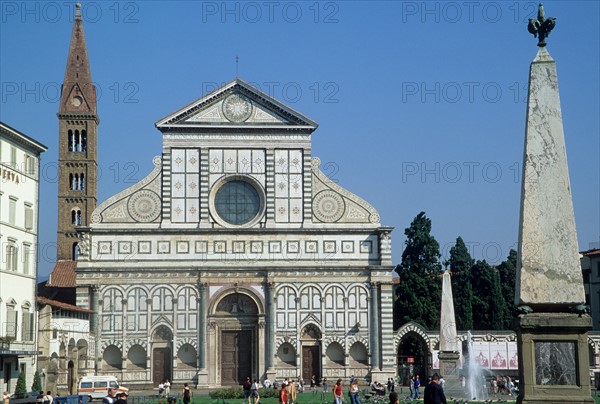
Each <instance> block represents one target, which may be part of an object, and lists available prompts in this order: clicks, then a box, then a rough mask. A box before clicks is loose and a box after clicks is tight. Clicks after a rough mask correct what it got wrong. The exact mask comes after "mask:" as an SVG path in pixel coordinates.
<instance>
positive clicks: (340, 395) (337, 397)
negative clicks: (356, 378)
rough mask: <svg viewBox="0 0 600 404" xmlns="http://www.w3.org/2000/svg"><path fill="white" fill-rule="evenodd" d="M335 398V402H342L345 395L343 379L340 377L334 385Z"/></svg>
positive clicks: (337, 403)
mask: <svg viewBox="0 0 600 404" xmlns="http://www.w3.org/2000/svg"><path fill="white" fill-rule="evenodd" d="M333 399H334V400H335V404H342V403H343V400H344V396H343V393H342V379H338V380H337V382H336V383H335V386H333Z"/></svg>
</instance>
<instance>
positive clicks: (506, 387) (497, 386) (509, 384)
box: [490, 376, 515, 396]
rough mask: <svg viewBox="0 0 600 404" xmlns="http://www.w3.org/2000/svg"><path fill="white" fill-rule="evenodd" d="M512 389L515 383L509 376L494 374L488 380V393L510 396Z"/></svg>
mask: <svg viewBox="0 0 600 404" xmlns="http://www.w3.org/2000/svg"><path fill="white" fill-rule="evenodd" d="M514 389H515V384H514V383H513V381H512V380H511V378H510V376H496V378H494V379H492V380H490V394H494V395H498V393H499V394H507V395H509V396H512V395H513V391H514Z"/></svg>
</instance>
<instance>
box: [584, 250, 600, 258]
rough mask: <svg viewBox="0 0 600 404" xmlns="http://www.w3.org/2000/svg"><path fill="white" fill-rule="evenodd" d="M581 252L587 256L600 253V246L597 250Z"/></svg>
mask: <svg viewBox="0 0 600 404" xmlns="http://www.w3.org/2000/svg"><path fill="white" fill-rule="evenodd" d="M581 254H583V255H585V256H586V257H592V256H596V255H600V248H598V249H595V250H589V251H583V252H582V253H581Z"/></svg>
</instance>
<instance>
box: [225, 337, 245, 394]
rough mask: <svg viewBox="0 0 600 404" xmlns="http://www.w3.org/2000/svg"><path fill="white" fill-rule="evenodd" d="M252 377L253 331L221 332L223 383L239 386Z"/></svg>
mask: <svg viewBox="0 0 600 404" xmlns="http://www.w3.org/2000/svg"><path fill="white" fill-rule="evenodd" d="M246 377H252V331H223V332H221V385H223V386H239V385H241V384H243V383H244V381H245V380H246Z"/></svg>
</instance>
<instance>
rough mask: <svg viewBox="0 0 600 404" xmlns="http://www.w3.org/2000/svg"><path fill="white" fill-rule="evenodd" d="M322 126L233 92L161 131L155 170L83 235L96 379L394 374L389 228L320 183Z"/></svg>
mask: <svg viewBox="0 0 600 404" xmlns="http://www.w3.org/2000/svg"><path fill="white" fill-rule="evenodd" d="M317 126H318V125H317V124H316V123H315V122H313V121H312V120H310V119H308V118H306V117H304V116H303V115H301V114H299V113H298V112H296V111H294V110H292V109H291V108H289V107H287V106H285V105H283V104H281V103H280V102H278V101H277V100H275V99H273V98H271V97H269V96H268V95H266V94H264V93H261V92H260V91H259V90H257V89H255V88H253V87H252V86H250V85H248V84H247V83H245V82H243V81H242V80H239V79H236V80H234V81H232V82H230V83H228V84H226V85H225V86H223V87H222V88H220V89H218V90H216V91H214V92H212V93H210V94H208V95H206V96H204V97H202V98H200V99H199V100H197V101H195V102H194V103H192V104H190V105H188V106H186V107H184V108H182V109H180V110H179V111H177V112H175V113H173V114H171V115H169V116H167V117H165V118H163V119H161V120H160V121H158V122H157V123H156V127H157V128H158V129H159V130H160V131H161V132H162V137H163V146H162V153H161V155H160V156H158V157H155V158H154V165H155V168H154V170H153V171H152V172H151V173H150V174H149V175H148V176H147V177H146V178H144V179H142V180H141V181H140V182H138V183H137V184H135V185H133V186H132V187H130V188H128V189H126V190H124V191H122V192H120V193H118V194H117V195H114V196H112V197H110V198H109V199H107V200H106V201H104V202H103V203H101V204H100V205H98V207H97V208H96V210H95V211H94V212H93V214H92V217H91V224H90V226H89V227H86V228H80V229H79V230H80V232H81V233H80V243H79V248H80V255H79V260H78V264H77V269H76V272H77V286H78V301H77V304H78V305H79V306H80V307H86V308H89V309H91V310H94V311H95V312H96V316H95V319H94V320H93V321H95V323H96V324H94V326H95V329H96V330H97V333H96V339H95V343H96V349H95V352H97V353H98V354H97V357H96V369H97V373H98V374H111V375H117V376H118V377H119V378H120V380H121V381H122V382H123V384H125V385H149V384H157V383H158V382H160V381H161V380H162V379H167V378H168V379H170V380H171V381H172V382H175V383H183V382H188V383H193V384H194V385H197V386H200V387H215V386H223V385H237V384H239V383H241V379H242V378H245V377H246V376H251V377H253V378H254V377H256V378H259V379H266V378H268V379H270V380H275V379H279V380H281V379H282V378H284V377H292V378H298V377H302V378H304V379H305V380H309V379H310V377H311V376H312V375H315V376H316V377H317V378H323V377H327V378H328V379H329V378H330V379H334V378H338V377H342V378H349V377H350V375H352V374H354V375H357V376H359V377H363V378H375V379H376V380H385V379H386V378H387V377H393V376H394V375H395V363H396V360H395V352H394V351H393V349H394V348H393V347H394V344H393V339H394V335H393V330H392V302H393V294H392V283H391V271H392V269H393V266H392V262H391V231H392V228H390V227H385V226H382V225H381V223H380V218H379V215H378V213H377V211H376V210H375V209H374V208H373V207H372V206H371V205H370V204H368V203H367V202H366V201H364V200H363V199H361V198H359V197H358V196H356V195H354V194H352V193H350V192H348V191H347V190H345V189H344V188H342V187H341V186H339V185H338V184H336V183H335V182H333V181H331V180H330V179H329V178H328V177H327V176H326V175H325V174H324V173H323V172H322V171H321V170H320V168H319V166H320V161H319V159H318V158H316V157H313V156H312V145H311V137H312V133H313V131H314V130H315V129H316V128H317ZM242 194H243V197H240V195H242ZM236 195H237V196H236ZM240 203H241V204H242V205H243V206H242V205H240ZM244 204H245V205H244Z"/></svg>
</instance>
